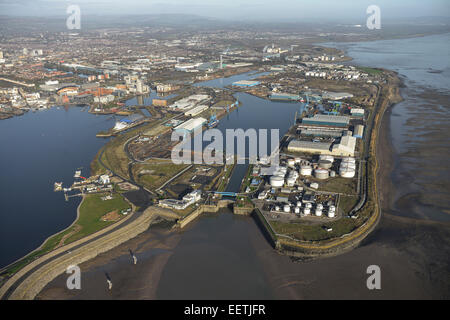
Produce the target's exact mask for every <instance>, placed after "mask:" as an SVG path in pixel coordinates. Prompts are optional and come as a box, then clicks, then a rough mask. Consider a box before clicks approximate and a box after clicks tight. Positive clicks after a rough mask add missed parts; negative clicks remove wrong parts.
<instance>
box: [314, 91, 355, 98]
mask: <svg viewBox="0 0 450 320" xmlns="http://www.w3.org/2000/svg"><path fill="white" fill-rule="evenodd" d="M352 97H353V94H351V93H348V92H327V91H324V92H323V93H322V98H323V99H329V100H342V99H346V98H352Z"/></svg>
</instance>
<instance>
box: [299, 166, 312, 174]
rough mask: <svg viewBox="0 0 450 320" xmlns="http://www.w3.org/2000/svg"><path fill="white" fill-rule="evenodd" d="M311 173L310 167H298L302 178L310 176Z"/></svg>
mask: <svg viewBox="0 0 450 320" xmlns="http://www.w3.org/2000/svg"><path fill="white" fill-rule="evenodd" d="M311 173H312V167H311V166H301V167H300V174H301V175H302V176H310V175H311Z"/></svg>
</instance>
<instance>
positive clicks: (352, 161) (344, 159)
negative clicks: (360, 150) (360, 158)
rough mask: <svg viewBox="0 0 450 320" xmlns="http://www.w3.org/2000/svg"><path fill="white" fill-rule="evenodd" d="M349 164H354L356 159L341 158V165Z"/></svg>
mask: <svg viewBox="0 0 450 320" xmlns="http://www.w3.org/2000/svg"><path fill="white" fill-rule="evenodd" d="M349 162H351V163H356V159H355V158H352V157H345V158H342V160H341V163H349Z"/></svg>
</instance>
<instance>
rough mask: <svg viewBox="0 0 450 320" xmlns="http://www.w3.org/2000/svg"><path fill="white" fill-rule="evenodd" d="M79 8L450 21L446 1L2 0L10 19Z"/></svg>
mask: <svg viewBox="0 0 450 320" xmlns="http://www.w3.org/2000/svg"><path fill="white" fill-rule="evenodd" d="M71 4H78V5H79V6H80V8H81V12H82V14H86V15H99V16H108V15H135V14H139V15H159V14H188V15H198V16H202V17H206V18H213V19H222V20H248V21H258V20H272V21H274V20H278V21H280V20H285V21H286V22H293V21H296V22H301V21H305V22H312V21H316V22H320V21H323V22H327V21H336V22H342V23H364V22H365V20H366V18H367V16H368V15H367V14H366V8H367V7H368V6H369V5H372V4H375V5H378V6H379V7H380V10H381V17H382V19H386V20H391V21H392V20H395V19H399V20H402V19H414V18H419V17H433V16H436V17H443V18H450V1H447V0H430V1H426V2H424V1H419V0H396V1H389V0H381V1H374V0H360V1H357V2H355V1H351V0H341V1H333V0H319V1H315V2H314V3H311V2H309V1H305V0H279V1H270V0H245V1H243V0H228V1H226V2H225V1H218V0H190V1H186V0H147V1H146V0H128V1H126V2H123V1H120V0H93V1H89V0H77V1H64V0H16V1H3V0H2V1H0V12H1V15H8V16H36V17H39V16H41V17H48V16H67V14H66V9H67V7H68V6H69V5H71Z"/></svg>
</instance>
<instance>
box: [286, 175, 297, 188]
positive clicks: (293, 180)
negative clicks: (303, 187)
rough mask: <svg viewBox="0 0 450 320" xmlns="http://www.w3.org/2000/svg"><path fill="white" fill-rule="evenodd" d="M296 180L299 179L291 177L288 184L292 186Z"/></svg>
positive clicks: (287, 181)
mask: <svg viewBox="0 0 450 320" xmlns="http://www.w3.org/2000/svg"><path fill="white" fill-rule="evenodd" d="M295 181H297V179H296V178H291V177H289V178H287V180H286V183H287V185H288V186H290V187H292V186H293V185H294V184H295Z"/></svg>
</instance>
